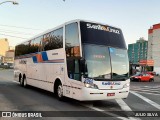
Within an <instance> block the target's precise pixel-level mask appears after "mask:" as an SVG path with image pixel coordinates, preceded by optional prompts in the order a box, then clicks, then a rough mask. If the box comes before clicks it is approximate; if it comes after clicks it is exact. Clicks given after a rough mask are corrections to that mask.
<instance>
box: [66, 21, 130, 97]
mask: <svg viewBox="0 0 160 120" xmlns="http://www.w3.org/2000/svg"><path fill="white" fill-rule="evenodd" d="M67 27H70V30H69V29H67ZM71 27H72V28H74V29H72V32H71ZM76 27H77V28H76ZM78 27H79V29H78ZM78 30H80V31H78ZM67 31H70V34H69V33H67ZM71 33H72V37H71ZM78 33H79V34H78ZM67 34H69V36H70V37H68V38H67ZM73 34H74V36H73ZM65 37H66V38H65V39H66V57H67V71H68V77H69V78H70V79H73V81H75V83H76V82H77V84H78V83H82V84H79V90H77V91H80V90H81V92H78V95H77V97H78V98H77V99H79V100H104V99H115V98H126V97H127V96H128V93H129V83H130V81H129V62H128V54H127V48H126V44H125V41H124V37H123V34H122V31H121V30H120V29H118V28H115V27H111V26H107V25H101V24H97V23H90V22H82V21H81V22H80V23H79V26H78V23H74V24H70V26H69V25H68V26H66V36H65ZM69 39H70V40H71V39H73V40H75V41H74V42H67V41H69ZM71 43H72V45H71ZM69 46H70V47H69ZM71 46H72V47H71ZM67 48H68V49H67ZM77 84H76V85H77ZM74 85H75V84H72V86H73V87H74ZM82 85H83V87H82ZM76 87H77V86H76ZM75 94H76V93H75ZM79 96H80V97H79ZM75 99H76V98H75Z"/></svg>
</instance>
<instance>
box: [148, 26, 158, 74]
mask: <svg viewBox="0 0 160 120" xmlns="http://www.w3.org/2000/svg"><path fill="white" fill-rule="evenodd" d="M147 59H148V60H153V61H154V67H153V70H154V71H155V72H156V73H157V74H160V23H159V24H155V25H153V26H152V27H151V28H150V29H149V30H148V57H147Z"/></svg>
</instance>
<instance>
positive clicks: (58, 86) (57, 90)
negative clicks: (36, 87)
mask: <svg viewBox="0 0 160 120" xmlns="http://www.w3.org/2000/svg"><path fill="white" fill-rule="evenodd" d="M55 94H56V97H57V98H58V99H59V100H62V99H63V87H62V84H61V82H60V81H57V82H56V85H55Z"/></svg>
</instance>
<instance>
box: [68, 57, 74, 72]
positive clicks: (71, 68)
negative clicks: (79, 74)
mask: <svg viewBox="0 0 160 120" xmlns="http://www.w3.org/2000/svg"><path fill="white" fill-rule="evenodd" d="M67 68H68V72H69V73H74V69H75V60H74V59H68V60H67Z"/></svg>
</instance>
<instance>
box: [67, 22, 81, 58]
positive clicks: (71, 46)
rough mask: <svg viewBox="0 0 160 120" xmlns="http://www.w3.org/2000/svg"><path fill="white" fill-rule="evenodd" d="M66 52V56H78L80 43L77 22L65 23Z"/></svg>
mask: <svg viewBox="0 0 160 120" xmlns="http://www.w3.org/2000/svg"><path fill="white" fill-rule="evenodd" d="M65 35H66V38H65V39H66V43H65V47H66V54H67V56H68V57H69V56H70V57H71V56H80V44H79V35H78V24H77V23H72V24H69V25H66V33H65Z"/></svg>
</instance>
